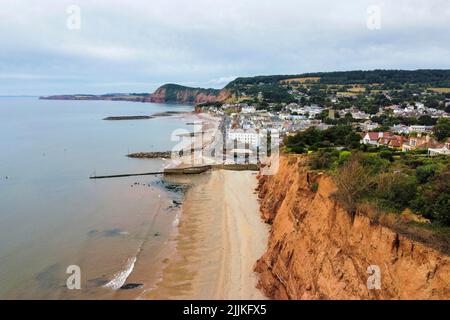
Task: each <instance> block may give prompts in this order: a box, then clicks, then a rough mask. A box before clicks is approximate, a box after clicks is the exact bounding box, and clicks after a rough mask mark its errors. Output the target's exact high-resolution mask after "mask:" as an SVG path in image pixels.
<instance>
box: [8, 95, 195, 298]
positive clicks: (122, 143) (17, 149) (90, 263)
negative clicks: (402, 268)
mask: <svg viewBox="0 0 450 320" xmlns="http://www.w3.org/2000/svg"><path fill="white" fill-rule="evenodd" d="M192 110H193V108H192V106H186V105H166V104H150V103H134V102H112V101H55V100H39V99H38V98H36V97H34V98H33V97H31V98H0V299H15V298H19V299H30V298H32V299H41V298H42V299H58V298H62V299H64V298H88V299H91V298H92V299H98V298H116V297H119V298H130V297H133V296H135V295H136V296H137V295H138V293H137V292H134V291H136V290H139V289H132V290H130V291H127V293H126V294H125V293H123V294H122V293H121V294H117V292H118V291H121V290H120V287H121V286H122V285H124V284H126V283H127V281H128V282H129V281H130V280H132V281H133V282H137V284H138V286H137V288H139V287H141V286H142V287H143V288H142V290H143V289H148V288H145V286H146V285H149V284H151V283H153V282H155V281H157V279H158V267H157V264H158V263H160V262H161V260H163V259H164V253H165V252H166V251H167V250H166V247H167V245H168V242H169V239H170V232H171V230H172V228H173V226H174V225H176V219H177V214H178V213H177V212H176V208H174V206H173V197H174V196H175V195H173V194H171V193H170V192H167V190H166V188H164V185H163V184H162V181H161V177H159V176H145V177H130V178H120V179H107V180H90V179H89V177H90V176H91V175H109V174H122V173H140V172H152V171H159V170H160V169H161V168H162V167H163V165H164V163H163V161H162V160H156V159H155V160H143V159H130V158H128V157H126V155H127V154H128V153H131V152H140V151H168V150H170V149H171V147H172V146H173V145H175V144H176V142H174V141H171V133H172V132H173V131H174V130H175V129H178V128H186V127H187V125H186V123H187V121H188V119H186V118H185V117H184V116H170V117H156V118H154V119H150V120H130V121H128V120H127V121H105V120H103V119H104V118H106V117H109V116H126V115H152V114H154V113H158V112H165V111H181V112H184V111H192ZM73 265H75V266H78V267H79V269H80V277H81V289H80V290H77V289H74V290H69V289H68V288H67V283H66V282H67V278H68V277H69V276H70V275H71V274H68V273H66V271H67V268H68V267H69V266H73ZM130 266H132V268H131V269H133V270H130ZM124 275H126V277H125V276H124Z"/></svg>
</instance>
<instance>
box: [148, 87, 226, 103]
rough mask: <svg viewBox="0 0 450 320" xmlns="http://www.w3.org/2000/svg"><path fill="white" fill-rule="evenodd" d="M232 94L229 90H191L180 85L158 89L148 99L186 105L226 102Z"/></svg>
mask: <svg viewBox="0 0 450 320" xmlns="http://www.w3.org/2000/svg"><path fill="white" fill-rule="evenodd" d="M229 95H230V93H229V92H228V91H227V90H214V89H202V88H189V87H183V86H178V85H164V86H162V87H160V88H158V89H157V90H156V91H155V92H154V93H152V94H151V95H150V96H149V98H148V99H147V101H148V102H156V103H166V102H171V103H186V104H199V103H206V102H208V103H210V102H216V101H225V100H226V99H227V98H228V97H229Z"/></svg>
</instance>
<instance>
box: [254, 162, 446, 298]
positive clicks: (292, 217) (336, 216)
mask: <svg viewBox="0 0 450 320" xmlns="http://www.w3.org/2000/svg"><path fill="white" fill-rule="evenodd" d="M334 191H335V186H334V184H333V181H332V179H331V178H330V177H328V176H326V175H324V174H320V173H315V172H310V171H309V170H308V169H307V166H306V164H305V160H304V158H302V157H297V156H282V157H281V159H280V168H279V171H278V173H277V174H276V175H274V176H261V177H259V187H258V193H259V198H260V204H261V215H262V217H263V219H264V220H265V221H266V222H267V223H269V224H271V225H272V227H271V231H270V236H269V242H268V247H267V251H266V253H265V254H264V255H263V256H262V257H261V258H260V259H259V260H258V262H257V263H256V266H255V271H256V272H257V273H258V274H259V284H258V286H259V288H260V289H262V290H263V291H264V292H265V294H266V295H267V296H268V297H270V298H273V299H450V287H449V282H450V258H449V256H447V255H444V254H442V253H440V252H438V251H436V250H434V249H431V248H429V247H426V246H425V245H423V244H421V243H418V242H415V241H412V240H410V239H409V238H406V237H404V236H402V235H400V234H398V233H396V232H394V231H392V230H391V229H389V228H387V227H384V226H382V225H379V224H376V223H374V222H373V221H371V220H370V219H369V218H368V217H367V216H366V215H362V214H357V215H356V217H354V218H353V219H352V217H351V216H350V215H349V214H348V213H347V212H345V211H344V210H343V209H342V208H340V207H339V206H338V205H337V204H336V203H335V202H334V201H333V200H332V197H331V196H332V194H333V192H334ZM369 266H377V267H379V270H380V276H381V277H380V280H381V282H380V283H381V289H380V290H369V289H368V286H367V280H368V278H369V277H370V274H369V273H368V267H369Z"/></svg>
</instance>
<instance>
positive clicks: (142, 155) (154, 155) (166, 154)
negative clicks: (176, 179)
mask: <svg viewBox="0 0 450 320" xmlns="http://www.w3.org/2000/svg"><path fill="white" fill-rule="evenodd" d="M127 157H128V158H137V159H161V158H170V157H171V152H170V151H159V152H137V153H130V154H128V155H127Z"/></svg>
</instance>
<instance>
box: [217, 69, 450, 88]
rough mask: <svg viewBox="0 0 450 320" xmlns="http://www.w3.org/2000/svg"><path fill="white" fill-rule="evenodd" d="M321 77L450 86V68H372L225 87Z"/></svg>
mask: <svg viewBox="0 0 450 320" xmlns="http://www.w3.org/2000/svg"><path fill="white" fill-rule="evenodd" d="M302 77H320V83H321V84H374V83H378V84H383V85H384V86H385V87H386V88H394V89H395V88H398V89H400V88H401V87H402V85H403V84H405V83H410V84H430V85H436V86H444V87H445V86H448V87H450V70H414V71H409V70H372V71H339V72H317V73H306V74H297V75H272V76H257V77H248V78H237V79H236V80H234V81H232V82H230V83H229V84H228V85H227V86H226V87H225V88H227V89H232V88H236V87H240V86H246V85H258V84H274V83H278V82H280V81H282V80H286V79H293V78H302Z"/></svg>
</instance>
